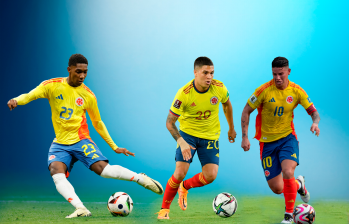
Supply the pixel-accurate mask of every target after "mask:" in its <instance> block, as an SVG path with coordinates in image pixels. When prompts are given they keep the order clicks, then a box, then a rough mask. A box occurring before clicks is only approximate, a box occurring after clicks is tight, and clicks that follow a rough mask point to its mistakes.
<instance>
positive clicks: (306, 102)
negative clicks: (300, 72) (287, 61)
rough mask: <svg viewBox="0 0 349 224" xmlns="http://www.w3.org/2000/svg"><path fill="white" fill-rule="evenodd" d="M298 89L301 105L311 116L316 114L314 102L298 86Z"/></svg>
mask: <svg viewBox="0 0 349 224" xmlns="http://www.w3.org/2000/svg"><path fill="white" fill-rule="evenodd" d="M296 88H297V89H298V94H299V96H300V97H299V99H300V100H299V101H300V102H299V103H300V105H302V106H303V107H304V109H305V110H306V111H307V113H308V114H309V115H311V114H312V113H314V112H315V111H317V110H316V108H315V106H314V104H313V102H311V100H310V98H309V96H308V94H307V93H306V92H305V91H304V90H303V89H302V88H301V87H300V86H298V85H296Z"/></svg>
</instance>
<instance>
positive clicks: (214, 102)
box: [210, 96, 218, 105]
mask: <svg viewBox="0 0 349 224" xmlns="http://www.w3.org/2000/svg"><path fill="white" fill-rule="evenodd" d="M210 103H211V104H212V105H216V104H217V103H218V98H217V97H216V96H213V97H212V98H211V100H210Z"/></svg>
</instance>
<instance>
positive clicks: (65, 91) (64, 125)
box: [14, 78, 117, 149]
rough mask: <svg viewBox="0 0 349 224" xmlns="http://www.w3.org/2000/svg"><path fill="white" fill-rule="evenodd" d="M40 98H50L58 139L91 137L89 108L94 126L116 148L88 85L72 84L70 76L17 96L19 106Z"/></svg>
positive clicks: (70, 141) (72, 140) (71, 141)
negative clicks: (88, 125) (70, 83)
mask: <svg viewBox="0 0 349 224" xmlns="http://www.w3.org/2000/svg"><path fill="white" fill-rule="evenodd" d="M38 98H46V99H48V101H49V104H50V106H51V112H52V123H53V128H54V130H55V134H56V138H55V139H54V142H57V143H59V144H64V145H71V144H74V143H76V142H79V141H80V140H82V139H86V138H88V139H91V137H90V134H89V130H88V127H87V123H86V111H87V112H88V114H89V116H90V119H91V121H92V124H93V126H94V127H95V128H96V130H97V132H98V133H99V134H100V135H101V137H102V138H103V139H104V140H105V141H106V142H107V143H108V144H109V146H110V147H111V148H112V149H116V148H117V146H116V145H115V143H114V142H113V140H112V139H111V137H110V135H109V133H108V131H107V129H106V127H105V125H104V123H103V122H102V120H101V116H100V113H99V110H98V107H97V98H96V96H95V94H94V93H93V92H92V91H91V90H90V89H89V88H88V87H87V86H86V85H85V84H81V85H80V86H78V87H72V86H70V85H69V84H68V83H67V80H66V78H55V79H50V80H46V81H44V82H42V83H41V84H40V85H39V86H37V87H36V88H35V89H33V90H32V91H30V92H29V93H28V94H22V95H20V96H19V97H16V98H14V100H16V101H17V104H18V105H25V104H27V103H29V102H31V101H33V100H36V99H38Z"/></svg>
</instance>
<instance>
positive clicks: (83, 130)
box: [78, 112, 91, 140]
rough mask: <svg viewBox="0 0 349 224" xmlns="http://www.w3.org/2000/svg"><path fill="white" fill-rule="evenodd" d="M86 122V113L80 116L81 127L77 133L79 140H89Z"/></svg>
mask: <svg viewBox="0 0 349 224" xmlns="http://www.w3.org/2000/svg"><path fill="white" fill-rule="evenodd" d="M86 121H87V120H86V112H85V113H84V114H83V115H82V121H81V125H80V128H79V132H78V134H79V138H80V140H82V139H86V138H88V139H91V137H90V132H89V130H88V125H87V123H86Z"/></svg>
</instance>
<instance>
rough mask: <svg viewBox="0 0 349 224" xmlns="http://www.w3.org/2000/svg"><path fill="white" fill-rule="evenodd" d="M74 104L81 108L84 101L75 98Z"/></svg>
mask: <svg viewBox="0 0 349 224" xmlns="http://www.w3.org/2000/svg"><path fill="white" fill-rule="evenodd" d="M75 104H76V105H78V106H79V107H81V106H82V105H83V104H84V99H83V98H82V97H78V98H76V100H75Z"/></svg>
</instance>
